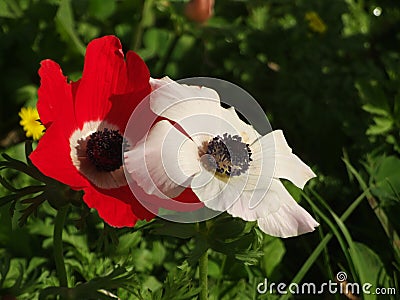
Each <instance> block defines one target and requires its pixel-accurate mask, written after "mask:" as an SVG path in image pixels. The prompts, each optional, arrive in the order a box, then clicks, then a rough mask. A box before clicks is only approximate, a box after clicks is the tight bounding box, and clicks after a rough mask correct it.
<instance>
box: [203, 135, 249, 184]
mask: <svg viewBox="0 0 400 300" xmlns="http://www.w3.org/2000/svg"><path fill="white" fill-rule="evenodd" d="M205 154H208V155H209V156H208V159H207V161H206V164H207V166H208V167H211V168H212V169H214V170H215V171H216V172H217V173H219V174H221V175H227V176H239V175H240V174H242V173H245V172H246V171H247V170H248V169H249V165H250V162H251V161H252V159H251V150H250V147H249V144H246V143H243V142H242V138H241V137H240V136H238V135H233V136H232V135H230V134H227V133H224V135H223V136H222V137H221V136H219V135H218V136H216V137H214V138H213V139H212V140H211V141H209V142H208V144H207V148H206V152H205Z"/></svg>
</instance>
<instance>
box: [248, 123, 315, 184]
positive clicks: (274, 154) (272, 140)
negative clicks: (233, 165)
mask: <svg viewBox="0 0 400 300" xmlns="http://www.w3.org/2000/svg"><path fill="white" fill-rule="evenodd" d="M250 148H251V150H252V152H253V161H254V163H253V165H255V166H256V167H257V168H259V170H258V172H259V173H260V174H261V175H260V176H261V177H266V178H267V180H269V178H270V175H271V172H270V169H271V167H272V166H273V165H274V173H273V177H275V178H284V179H288V180H290V181H291V182H293V183H294V184H295V185H296V186H297V187H299V188H303V187H304V185H305V184H306V183H307V181H308V180H310V179H311V178H313V177H316V175H315V173H314V172H313V171H312V170H311V168H310V167H309V166H307V165H306V164H305V163H304V162H302V161H301V160H300V158H298V157H297V156H296V155H295V154H293V153H292V149H291V148H290V147H289V145H288V144H287V142H286V139H285V137H284V135H283V132H282V131H281V130H274V131H273V132H270V133H268V134H267V135H265V136H263V137H261V138H260V139H258V140H257V141H255V142H254V143H253V144H252V145H250ZM260 164H261V166H260ZM254 172H256V171H253V173H254ZM268 183H269V182H268Z"/></svg>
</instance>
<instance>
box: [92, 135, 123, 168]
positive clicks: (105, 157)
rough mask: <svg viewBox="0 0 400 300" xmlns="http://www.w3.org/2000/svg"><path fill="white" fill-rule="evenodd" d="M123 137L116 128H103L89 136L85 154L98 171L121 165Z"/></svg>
mask: <svg viewBox="0 0 400 300" xmlns="http://www.w3.org/2000/svg"><path fill="white" fill-rule="evenodd" d="M122 144H123V137H122V136H121V134H120V133H119V132H118V130H109V129H107V128H105V129H104V130H102V131H96V132H94V133H92V134H91V135H90V136H89V139H88V141H87V144H86V154H87V157H88V158H89V159H90V161H91V162H92V163H93V165H94V166H95V167H96V169H97V170H99V171H105V172H111V171H115V170H117V169H119V168H120V167H121V166H122Z"/></svg>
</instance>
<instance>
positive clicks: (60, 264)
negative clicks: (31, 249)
mask: <svg viewBox="0 0 400 300" xmlns="http://www.w3.org/2000/svg"><path fill="white" fill-rule="evenodd" d="M67 213H68V206H64V207H62V208H60V209H59V210H58V212H57V215H56V219H55V222H54V234H53V247H54V260H55V263H56V270H57V275H58V279H59V280H60V286H61V287H68V280H67V272H66V271H65V263H64V250H63V241H62V234H63V228H64V223H65V219H66V217H67Z"/></svg>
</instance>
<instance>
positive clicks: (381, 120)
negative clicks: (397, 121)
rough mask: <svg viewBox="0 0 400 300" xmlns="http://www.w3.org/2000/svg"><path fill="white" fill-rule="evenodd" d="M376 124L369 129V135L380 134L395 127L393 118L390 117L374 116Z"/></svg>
mask: <svg viewBox="0 0 400 300" xmlns="http://www.w3.org/2000/svg"><path fill="white" fill-rule="evenodd" d="M373 120H374V122H375V124H374V125H371V126H370V127H369V128H368V130H367V132H366V133H367V135H379V134H383V133H386V132H388V131H390V130H391V129H392V128H393V124H394V122H393V120H392V119H391V118H389V117H374V118H373Z"/></svg>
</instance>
